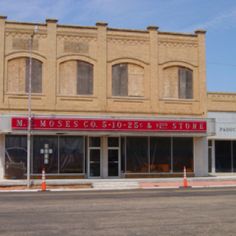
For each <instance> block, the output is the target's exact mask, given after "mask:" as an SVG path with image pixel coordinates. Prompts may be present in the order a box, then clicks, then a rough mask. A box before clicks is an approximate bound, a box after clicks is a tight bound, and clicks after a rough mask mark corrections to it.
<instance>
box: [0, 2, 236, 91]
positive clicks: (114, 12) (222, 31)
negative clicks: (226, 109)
mask: <svg viewBox="0 0 236 236" xmlns="http://www.w3.org/2000/svg"><path fill="white" fill-rule="evenodd" d="M0 15H5V16H7V17H8V20H11V21H24V22H35V23H37V22H39V23H44V22H45V19H46V18H56V19H58V20H59V24H68V25H83V26H93V25H95V23H96V22H97V21H105V22H108V23H109V26H110V27H114V28H129V29H146V27H147V26H149V25H157V26H159V30H160V31H173V32H187V33H192V32H194V31H195V30H196V29H199V28H201V29H205V30H207V34H206V53H207V57H206V61H207V87H208V91H216V92H236V0H0Z"/></svg>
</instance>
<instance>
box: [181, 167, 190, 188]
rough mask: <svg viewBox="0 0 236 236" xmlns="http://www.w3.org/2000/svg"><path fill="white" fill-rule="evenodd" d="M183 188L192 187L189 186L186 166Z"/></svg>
mask: <svg viewBox="0 0 236 236" xmlns="http://www.w3.org/2000/svg"><path fill="white" fill-rule="evenodd" d="M181 187H182V188H191V186H190V185H188V180H187V173H186V167H185V166H184V179H183V186H181Z"/></svg>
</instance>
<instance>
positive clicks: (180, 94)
mask: <svg viewBox="0 0 236 236" xmlns="http://www.w3.org/2000/svg"><path fill="white" fill-rule="evenodd" d="M163 96H164V97H165V98H182V99H192V98H193V72H192V70H190V69H188V68H185V67H177V66H173V67H168V68H166V69H164V89H163Z"/></svg>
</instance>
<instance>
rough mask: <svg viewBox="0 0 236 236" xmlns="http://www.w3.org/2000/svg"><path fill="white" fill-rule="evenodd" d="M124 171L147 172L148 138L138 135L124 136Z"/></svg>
mask: <svg viewBox="0 0 236 236" xmlns="http://www.w3.org/2000/svg"><path fill="white" fill-rule="evenodd" d="M126 153H127V164H126V171H127V172H134V173H141V172H148V164H149V163H148V139H147V138H139V137H127V138H126Z"/></svg>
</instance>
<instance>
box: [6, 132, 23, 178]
mask: <svg viewBox="0 0 236 236" xmlns="http://www.w3.org/2000/svg"><path fill="white" fill-rule="evenodd" d="M5 142H6V146H5V177H6V178H9V179H19V178H20V179H22V178H25V174H26V170H27V139H26V136H22V135H15V136H13V135H6V139H5Z"/></svg>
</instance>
